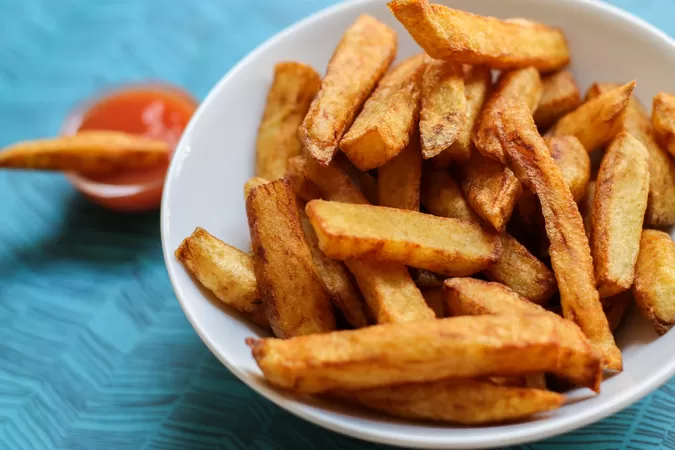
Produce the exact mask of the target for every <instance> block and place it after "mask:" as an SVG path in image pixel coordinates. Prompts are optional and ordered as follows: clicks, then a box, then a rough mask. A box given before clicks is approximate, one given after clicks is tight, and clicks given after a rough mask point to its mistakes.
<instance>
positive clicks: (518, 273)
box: [484, 233, 556, 305]
mask: <svg viewBox="0 0 675 450" xmlns="http://www.w3.org/2000/svg"><path fill="white" fill-rule="evenodd" d="M499 240H500V242H501V246H502V253H501V256H500V257H499V259H498V260H497V262H495V263H494V264H492V265H491V266H490V267H488V268H487V269H485V270H484V273H485V275H487V276H488V278H490V279H491V280H494V281H498V282H500V283H503V284H505V285H506V286H508V287H509V288H511V289H513V290H514V291H515V292H517V293H518V294H520V295H522V296H523V297H525V298H527V299H528V300H530V301H531V302H533V303H538V304H540V305H543V304H545V303H547V302H548V300H549V299H550V298H551V296H552V295H553V294H554V293H555V291H556V282H555V277H554V275H553V272H551V270H550V269H549V268H548V267H546V264H544V263H543V262H541V261H539V260H538V259H537V258H536V257H535V256H534V255H532V254H531V253H530V252H529V251H527V249H526V248H525V246H523V245H522V244H521V243H520V242H518V241H517V240H516V239H515V238H514V237H512V236H511V235H509V234H508V233H500V234H499Z"/></svg>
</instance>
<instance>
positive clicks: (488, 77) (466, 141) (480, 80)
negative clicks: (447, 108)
mask: <svg viewBox="0 0 675 450" xmlns="http://www.w3.org/2000/svg"><path fill="white" fill-rule="evenodd" d="M491 85H492V73H491V72H490V69H489V68H487V67H484V66H467V65H465V66H464V96H465V97H466V122H465V124H464V127H463V128H462V129H461V130H460V133H459V135H458V136H457V139H456V140H455V142H454V143H453V144H452V145H451V146H450V147H449V148H447V149H445V150H443V151H442V152H441V153H440V154H439V155H438V156H436V157H435V158H434V159H433V162H434V165H435V166H437V167H443V168H447V167H449V166H450V164H451V163H452V162H453V161H460V162H461V161H466V160H467V159H469V156H471V149H472V147H473V144H472V142H471V134H472V131H473V128H474V124H475V123H476V120H477V119H478V116H479V114H480V111H481V108H482V107H483V103H484V102H485V99H486V98H487V95H488V91H489V90H490V87H491Z"/></svg>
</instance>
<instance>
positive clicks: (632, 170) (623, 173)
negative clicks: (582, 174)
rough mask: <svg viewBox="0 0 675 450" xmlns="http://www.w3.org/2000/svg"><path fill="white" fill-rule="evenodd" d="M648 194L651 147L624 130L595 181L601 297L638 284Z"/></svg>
mask: <svg viewBox="0 0 675 450" xmlns="http://www.w3.org/2000/svg"><path fill="white" fill-rule="evenodd" d="M648 193H649V154H648V153H647V149H646V148H645V146H644V145H642V143H641V142H640V141H638V140H637V139H636V138H634V137H633V136H631V135H630V134H628V133H626V132H621V133H619V134H618V135H617V136H616V137H615V138H614V140H613V141H612V143H611V145H610V146H609V148H608V149H607V151H606V152H605V155H604V156H603V158H602V163H601V165H600V171H599V172H598V179H597V180H596V183H595V200H594V205H593V216H592V227H593V228H592V232H591V236H592V239H591V254H592V255H593V262H594V263H595V281H596V283H597V286H598V292H599V294H600V296H601V297H610V296H612V295H616V294H618V293H620V292H623V291H625V290H628V289H630V287H631V286H632V285H633V276H634V273H635V262H636V261H637V256H638V251H639V250H640V236H641V235H642V223H643V221H644V217H645V210H646V209H647V195H648Z"/></svg>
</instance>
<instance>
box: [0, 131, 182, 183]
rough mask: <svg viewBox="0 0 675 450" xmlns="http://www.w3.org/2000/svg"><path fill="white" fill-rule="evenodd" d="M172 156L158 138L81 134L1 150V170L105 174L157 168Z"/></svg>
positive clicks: (102, 133)
mask: <svg viewBox="0 0 675 450" xmlns="http://www.w3.org/2000/svg"><path fill="white" fill-rule="evenodd" d="M169 156H170V152H169V145H168V144H167V143H166V142H164V141H161V140H158V139H150V138H146V137H143V136H139V135H134V134H129V133H123V132H121V131H81V132H79V133H78V134H76V135H74V136H61V137H57V138H51V139H37V140H34V141H24V142H19V143H16V144H14V145H10V146H9V147H6V148H4V149H2V151H0V168H5V169H34V170H63V171H70V172H79V173H84V174H87V175H102V174H106V173H112V172H121V171H125V170H135V169H147V168H150V167H155V166H157V165H159V164H161V163H167V162H168V161H169Z"/></svg>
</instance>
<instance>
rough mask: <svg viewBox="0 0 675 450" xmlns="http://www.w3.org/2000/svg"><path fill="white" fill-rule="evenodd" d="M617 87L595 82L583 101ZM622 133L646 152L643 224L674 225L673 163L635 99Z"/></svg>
mask: <svg viewBox="0 0 675 450" xmlns="http://www.w3.org/2000/svg"><path fill="white" fill-rule="evenodd" d="M617 86H618V85H616V84H612V83H595V84H593V85H592V86H591V87H590V88H589V89H588V92H587V93H586V98H587V99H592V98H595V97H597V96H599V95H601V94H605V93H606V92H608V91H611V90H613V89H616V87H617ZM622 130H623V131H627V132H628V133H630V134H632V135H633V137H635V138H637V140H638V141H640V142H642V144H644V146H645V147H646V148H647V151H648V152H649V201H648V203H647V213H646V214H645V224H647V225H655V226H666V225H672V224H675V162H673V160H672V159H671V158H670V156H669V154H668V152H666V151H665V150H664V149H662V148H661V147H659V145H658V144H657V143H656V140H655V139H654V133H653V130H652V126H651V121H650V120H649V116H648V115H647V111H645V109H644V108H643V107H642V105H641V104H640V102H639V101H638V100H637V99H636V98H635V97H632V98H631V99H630V102H629V103H628V108H627V109H626V116H625V119H624V121H623V127H622Z"/></svg>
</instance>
